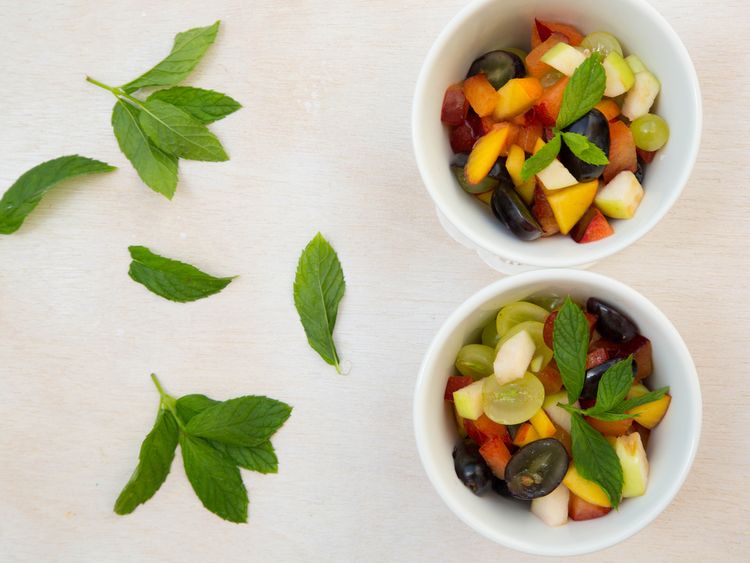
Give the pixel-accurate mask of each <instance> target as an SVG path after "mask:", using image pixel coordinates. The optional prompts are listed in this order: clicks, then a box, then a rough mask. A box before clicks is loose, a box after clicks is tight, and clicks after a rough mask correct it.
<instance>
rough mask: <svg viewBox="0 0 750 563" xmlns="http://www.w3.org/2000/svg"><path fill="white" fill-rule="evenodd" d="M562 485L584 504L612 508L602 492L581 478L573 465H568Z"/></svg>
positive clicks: (590, 482)
mask: <svg viewBox="0 0 750 563" xmlns="http://www.w3.org/2000/svg"><path fill="white" fill-rule="evenodd" d="M563 483H565V486H566V487H568V489H570V492H571V493H573V494H574V495H576V496H579V497H581V498H582V499H583V500H585V501H586V502H590V503H591V504H595V505H597V506H603V507H606V508H609V507H611V506H612V504H611V503H610V502H609V498H607V494H606V493H605V492H604V490H603V489H602V488H601V487H600V486H599V485H597V484H596V483H594V482H593V481H589V480H588V479H585V478H584V477H582V476H581V474H580V473H578V470H577V469H576V466H575V463H571V464H570V467H569V468H568V472H567V473H566V474H565V478H564V479H563Z"/></svg>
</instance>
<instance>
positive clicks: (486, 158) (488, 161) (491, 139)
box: [464, 127, 509, 185]
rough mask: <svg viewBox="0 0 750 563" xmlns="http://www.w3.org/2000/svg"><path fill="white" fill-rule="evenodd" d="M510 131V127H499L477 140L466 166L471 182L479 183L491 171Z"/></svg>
mask: <svg viewBox="0 0 750 563" xmlns="http://www.w3.org/2000/svg"><path fill="white" fill-rule="evenodd" d="M508 132H509V128H508V127H498V128H497V129H493V130H492V131H490V132H489V133H487V134H486V135H485V136H483V137H481V138H480V139H479V140H478V141H477V142H476V144H475V145H474V148H472V149H471V152H470V153H469V160H467V162H466V166H465V167H464V176H465V177H466V180H467V181H468V182H469V183H470V184H473V185H477V184H478V183H479V182H481V181H482V180H484V179H485V178H486V177H487V174H489V173H490V170H492V167H493V166H494V165H495V162H496V161H497V159H498V157H499V156H500V153H501V152H502V150H503V145H505V141H506V140H507V138H508Z"/></svg>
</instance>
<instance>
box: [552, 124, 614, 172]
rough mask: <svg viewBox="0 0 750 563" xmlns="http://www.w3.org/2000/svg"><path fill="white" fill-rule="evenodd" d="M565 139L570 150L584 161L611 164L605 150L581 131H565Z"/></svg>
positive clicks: (598, 164) (601, 164) (602, 164)
mask: <svg viewBox="0 0 750 563" xmlns="http://www.w3.org/2000/svg"><path fill="white" fill-rule="evenodd" d="M562 136H563V141H565V144H566V145H568V148H569V149H570V152H572V153H573V154H574V155H576V156H577V157H578V158H580V159H581V160H582V161H584V162H588V163H589V164H595V165H597V166H604V165H606V164H609V158H607V155H606V154H604V151H603V150H602V149H600V148H599V147H598V146H596V145H595V144H594V143H592V142H591V141H589V138H588V137H586V136H585V135H580V134H579V133H571V132H570V131H565V132H563V134H562Z"/></svg>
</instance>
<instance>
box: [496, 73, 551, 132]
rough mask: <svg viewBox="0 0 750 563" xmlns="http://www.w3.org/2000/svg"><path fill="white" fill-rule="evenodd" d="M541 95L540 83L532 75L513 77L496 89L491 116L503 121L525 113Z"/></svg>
mask: <svg viewBox="0 0 750 563" xmlns="http://www.w3.org/2000/svg"><path fill="white" fill-rule="evenodd" d="M541 95H542V84H541V83H540V82H539V80H537V79H536V78H534V77H526V78H513V79H511V80H508V82H506V83H505V84H504V85H503V87H502V88H500V89H499V90H498V91H497V104H496V105H495V108H494V111H493V113H492V117H493V118H494V119H495V120H496V121H505V120H508V119H511V118H513V117H515V116H517V115H520V114H522V113H526V112H527V111H528V110H529V109H530V108H531V106H533V105H534V104H535V103H536V101H537V100H538V99H539V97H540V96H541Z"/></svg>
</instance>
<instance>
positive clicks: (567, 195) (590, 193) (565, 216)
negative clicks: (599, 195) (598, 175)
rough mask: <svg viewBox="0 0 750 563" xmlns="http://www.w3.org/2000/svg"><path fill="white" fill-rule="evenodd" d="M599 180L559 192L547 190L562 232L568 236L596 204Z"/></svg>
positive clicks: (546, 193) (548, 198)
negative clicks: (595, 198) (592, 205)
mask: <svg viewBox="0 0 750 563" xmlns="http://www.w3.org/2000/svg"><path fill="white" fill-rule="evenodd" d="M598 188H599V180H592V181H590V182H583V183H580V184H575V185H573V186H570V187H567V188H562V189H558V190H545V192H544V195H545V196H547V201H548V202H549V205H550V207H551V208H552V212H553V213H554V215H555V220H556V221H557V224H558V225H559V226H560V232H561V233H562V234H564V235H567V234H568V233H569V232H570V231H571V229H572V228H573V227H574V226H575V225H576V223H578V221H579V220H580V219H581V217H583V215H584V213H586V211H587V210H588V208H589V207H591V204H592V203H594V197H595V196H596V192H597V189H598Z"/></svg>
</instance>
